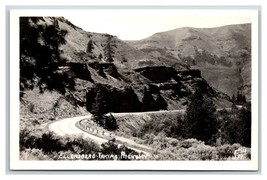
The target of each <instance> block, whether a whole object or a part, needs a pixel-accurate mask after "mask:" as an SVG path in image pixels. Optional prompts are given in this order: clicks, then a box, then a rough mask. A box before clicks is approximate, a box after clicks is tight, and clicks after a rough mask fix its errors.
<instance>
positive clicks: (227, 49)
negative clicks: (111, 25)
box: [128, 24, 251, 99]
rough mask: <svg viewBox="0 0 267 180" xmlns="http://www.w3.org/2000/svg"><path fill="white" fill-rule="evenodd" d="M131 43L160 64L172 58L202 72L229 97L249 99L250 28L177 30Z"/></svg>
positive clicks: (245, 25) (186, 28)
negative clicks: (163, 60) (235, 95)
mask: <svg viewBox="0 0 267 180" xmlns="http://www.w3.org/2000/svg"><path fill="white" fill-rule="evenodd" d="M128 43H129V44H130V45H132V46H134V47H136V48H137V49H139V50H141V51H143V52H146V53H148V54H151V55H152V56H154V57H156V58H158V59H160V60H161V58H162V57H169V59H173V60H174V59H175V61H176V62H180V63H186V64H188V65H190V66H192V67H194V68H197V69H200V70H201V71H202V75H203V77H204V78H205V79H206V80H207V81H208V83H210V84H211V85H212V86H213V87H214V88H216V89H218V90H220V91H222V92H225V93H227V94H228V95H229V96H232V95H233V94H236V93H237V91H238V90H239V91H242V92H243V93H244V94H245V95H246V96H247V98H248V99H250V86H251V82H250V81H251V75H250V72H251V67H250V62H251V55H250V54H251V24H240V25H229V26H223V27H217V28H191V27H185V28H178V29H174V30H170V31H166V32H160V33H156V34H154V35H152V36H150V37H148V38H146V39H143V40H140V41H128ZM165 63H167V64H169V61H165ZM243 89H245V90H243Z"/></svg>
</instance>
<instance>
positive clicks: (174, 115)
mask: <svg viewBox="0 0 267 180" xmlns="http://www.w3.org/2000/svg"><path fill="white" fill-rule="evenodd" d="M10 18H11V21H10V29H11V31H10V38H11V43H10V45H11V46H10V47H11V48H10V57H11V66H12V67H11V68H12V69H11V81H12V80H14V81H13V82H11V89H12V90H14V91H15V93H14V96H13V95H12V97H11V98H12V101H11V111H12V112H14V113H11V119H10V121H11V122H10V124H11V125H10V128H11V130H10V132H11V133H12V136H11V135H10V141H11V147H10V151H11V152H10V158H11V167H13V168H14V169H28V168H33V169H35V168H37V169H38V168H40V169H50V168H52V167H53V166H55V168H56V169H64V167H65V166H66V169H77V168H81V169H89V170H90V169H101V168H103V169H125V168H127V169H140V170H142V169H163V170H167V169H171V170H172V169H175V170H179V169H180V170H183V169H186V170H203V169H211V170H257V168H258V55H257V53H258V11H257V10H237V9H236V10H235V9H231V10H227V9H207V10H203V9H199V10H193V9H81V10H58V11H55V10H40V11H39V10H35V11H34V10H14V11H13V12H12V11H11V15H10ZM13 47H14V48H13ZM13 65H14V66H13ZM12 87H14V88H12ZM11 94H12V93H11ZM12 103H14V104H13V106H12ZM61 164H62V166H61ZM77 164H82V166H77ZM92 164H94V165H92ZM139 164H140V166H139ZM167 164H170V166H167ZM154 165H155V167H153V166H154ZM45 167H46V168H45Z"/></svg>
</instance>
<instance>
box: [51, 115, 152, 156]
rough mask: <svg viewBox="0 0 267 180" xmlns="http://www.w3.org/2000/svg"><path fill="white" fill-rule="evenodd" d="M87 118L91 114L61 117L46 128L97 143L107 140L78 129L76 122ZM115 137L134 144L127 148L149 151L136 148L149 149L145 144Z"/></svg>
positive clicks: (58, 133)
mask: <svg viewBox="0 0 267 180" xmlns="http://www.w3.org/2000/svg"><path fill="white" fill-rule="evenodd" d="M88 118H91V115H87V116H79V117H72V118H65V119H61V120H58V121H55V122H53V123H51V124H49V126H48V129H49V131H52V132H54V133H56V134H57V135H60V136H67V135H76V136H79V135H80V136H82V137H84V138H90V139H92V140H93V141H94V142H96V143H97V144H99V145H100V144H102V143H105V142H107V141H108V139H104V138H101V137H97V136H95V135H93V134H90V133H88V132H85V131H83V130H81V129H79V128H78V127H77V126H76V123H77V122H79V121H81V120H82V119H88ZM115 139H117V140H119V141H120V142H125V143H126V144H127V145H132V146H134V147H135V148H133V147H129V148H131V149H133V150H135V151H137V152H143V153H145V154H149V152H147V151H144V150H141V149H138V147H140V148H146V149H150V148H149V147H147V146H144V145H140V144H137V143H136V142H134V141H133V140H131V139H128V138H124V137H120V136H115Z"/></svg>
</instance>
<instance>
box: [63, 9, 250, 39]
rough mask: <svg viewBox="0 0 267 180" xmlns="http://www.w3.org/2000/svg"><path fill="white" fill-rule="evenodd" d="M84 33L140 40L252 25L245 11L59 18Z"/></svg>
mask: <svg viewBox="0 0 267 180" xmlns="http://www.w3.org/2000/svg"><path fill="white" fill-rule="evenodd" d="M62 15H63V16H64V17H65V18H66V19H68V20H69V21H70V22H72V23H73V24H74V25H76V26H78V27H80V28H82V29H83V30H86V31H90V32H97V33H108V34H112V35H115V36H117V37H118V38H120V39H122V40H140V39H144V38H147V37H149V36H151V35H153V34H154V33H157V32H163V31H168V30H172V29H176V28H180V27H196V28H210V27H219V26H224V25H230V24H242V23H251V18H250V11H248V10H246V11H245V10H227V11H225V10H166V9H165V10H164V9H163V10H149V9H148V10H147V9H146V10H140V9H136V10H135V9H131V10H125V9H123V10H110V9H106V10H103V9H101V10H94V9H90V10H80V11H73V12H71V11H68V12H65V13H63V14H62Z"/></svg>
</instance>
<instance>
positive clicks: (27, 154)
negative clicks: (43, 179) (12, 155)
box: [20, 149, 52, 160]
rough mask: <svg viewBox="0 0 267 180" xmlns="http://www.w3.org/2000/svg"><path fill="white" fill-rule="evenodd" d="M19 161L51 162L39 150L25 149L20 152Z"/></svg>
mask: <svg viewBox="0 0 267 180" xmlns="http://www.w3.org/2000/svg"><path fill="white" fill-rule="evenodd" d="M20 160H52V159H51V158H50V157H49V156H47V155H46V154H44V152H43V151H42V150H40V149H25V150H23V151H20Z"/></svg>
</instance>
